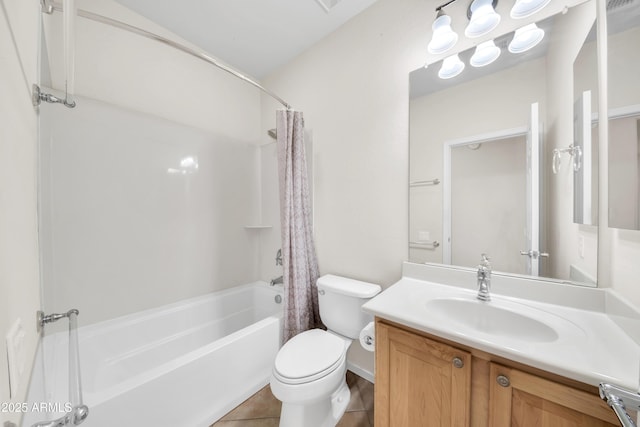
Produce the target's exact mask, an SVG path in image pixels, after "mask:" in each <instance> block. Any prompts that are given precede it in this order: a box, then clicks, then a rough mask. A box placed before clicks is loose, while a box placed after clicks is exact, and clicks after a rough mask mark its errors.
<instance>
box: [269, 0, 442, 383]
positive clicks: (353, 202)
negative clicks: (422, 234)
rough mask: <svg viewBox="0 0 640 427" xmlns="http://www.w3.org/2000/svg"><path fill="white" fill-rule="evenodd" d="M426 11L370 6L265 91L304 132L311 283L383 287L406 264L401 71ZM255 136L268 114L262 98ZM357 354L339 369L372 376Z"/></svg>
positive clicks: (409, 0) (404, 3) (414, 60)
mask: <svg viewBox="0 0 640 427" xmlns="http://www.w3.org/2000/svg"><path fill="white" fill-rule="evenodd" d="M430 8H431V7H430V6H429V5H428V4H427V2H421V1H417V0H379V1H378V2H376V3H375V4H374V5H373V6H372V7H371V8H369V9H367V10H366V11H364V12H363V13H362V14H360V15H358V16H356V17H355V18H354V19H353V20H351V21H350V22H349V23H348V24H347V25H345V26H343V27H341V28H340V29H338V30H337V31H336V32H334V33H333V34H331V35H330V36H328V37H327V38H325V39H323V40H322V41H321V42H319V43H318V44H317V45H315V46H314V47H313V48H312V49H310V50H308V51H307V52H305V53H303V54H302V55H300V56H299V57H297V58H296V59H294V60H293V61H292V62H291V63H289V64H287V66H285V67H284V68H283V69H281V70H280V71H278V72H276V73H274V74H273V75H272V76H270V77H268V78H267V79H265V82H264V83H265V84H266V85H267V86H268V87H269V88H270V89H272V90H274V91H275V92H276V93H278V94H279V95H280V96H282V97H283V98H284V99H286V100H287V101H288V102H289V103H290V104H292V105H293V106H294V107H295V108H296V109H298V110H300V111H303V112H304V115H305V123H306V127H307V128H308V129H311V130H312V131H313V139H314V141H313V145H314V149H313V161H314V167H315V173H314V201H315V208H314V214H315V218H314V231H315V239H316V248H317V253H318V262H319V266H320V272H321V274H326V273H333V274H338V275H344V276H347V277H352V278H356V279H360V280H365V281H370V282H374V283H379V284H380V285H382V286H384V287H386V286H388V285H390V284H392V283H393V282H395V281H396V280H398V279H399V277H400V268H401V263H402V261H403V260H405V259H406V258H407V241H408V233H407V230H408V213H407V197H408V190H407V181H408V165H409V158H408V152H407V148H408V145H407V141H408V119H409V98H408V96H409V80H408V75H409V71H410V70H412V69H415V68H417V67H418V66H420V65H421V63H423V61H424V57H423V56H422V52H424V51H425V48H424V47H425V46H426V44H427V39H426V37H427V29H428V26H429V25H430V24H429V23H428V22H427V19H425V17H428V16H430V12H429V9H430ZM263 99H264V102H263V106H264V109H263V129H265V130H266V129H269V128H273V127H274V123H275V114H274V110H275V109H277V108H279V106H278V105H277V104H275V103H274V102H273V101H271V100H270V99H266V98H263ZM359 347H360V346H358V345H353V346H351V349H350V354H349V360H350V361H351V362H352V363H355V364H357V365H360V366H362V367H364V368H365V369H368V370H370V371H372V370H373V369H372V365H373V357H372V356H371V355H370V354H368V353H367V354H364V353H365V352H364V350H361V349H360V348H359Z"/></svg>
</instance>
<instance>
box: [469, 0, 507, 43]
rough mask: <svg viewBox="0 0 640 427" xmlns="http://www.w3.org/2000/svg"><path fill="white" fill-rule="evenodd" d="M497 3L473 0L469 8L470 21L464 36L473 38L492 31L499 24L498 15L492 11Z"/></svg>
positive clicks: (491, 0) (488, 0)
mask: <svg viewBox="0 0 640 427" xmlns="http://www.w3.org/2000/svg"><path fill="white" fill-rule="evenodd" d="M497 3H498V2H497V0H495V1H494V0H473V2H472V3H471V5H470V6H469V11H470V12H471V19H470V21H469V25H467V28H466V29H465V30H464V35H465V36H467V37H469V38H475V37H481V36H484V35H485V34H488V33H489V32H491V31H493V30H494V29H495V28H496V27H497V26H498V24H499V23H500V15H499V14H498V13H497V12H496V10H495V9H494V6H495V5H496V4H497Z"/></svg>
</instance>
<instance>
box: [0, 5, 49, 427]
mask: <svg viewBox="0 0 640 427" xmlns="http://www.w3.org/2000/svg"><path fill="white" fill-rule="evenodd" d="M39 10H40V7H39V4H38V2H28V1H18V0H2V1H0V64H2V65H1V66H0V93H1V94H2V96H0V122H1V123H2V125H1V126H0V339H1V341H0V402H3V403H4V402H12V403H21V402H24V401H25V396H26V392H27V385H28V383H29V375H30V372H31V366H32V364H33V360H34V355H35V351H36V347H37V342H38V335H37V333H36V325H35V313H36V311H37V310H38V309H39V307H40V296H39V291H40V287H39V265H38V235H37V204H36V202H37V185H36V183H37V167H36V166H37V151H36V147H37V114H36V111H35V109H34V108H33V106H32V105H31V84H32V83H35V82H37V79H38V72H37V69H38V68H37V64H38V57H37V47H38V37H39V26H38V19H39V13H40V11H39ZM18 319H20V320H21V322H22V325H23V328H24V329H23V330H24V333H25V337H24V346H23V352H22V354H21V355H19V356H20V362H21V363H23V364H24V365H23V369H24V372H23V376H22V378H21V380H20V382H19V384H18V389H17V393H16V394H15V395H13V396H11V397H10V392H9V378H8V375H7V372H8V369H7V349H6V346H5V339H4V337H5V335H6V334H7V332H8V331H9V329H10V328H11V326H12V325H13V324H14V323H15V322H16V321H17V320H18ZM19 419H20V413H19V412H9V413H7V412H5V411H1V412H0V423H2V424H3V425H4V422H5V421H11V422H14V423H17V424H19Z"/></svg>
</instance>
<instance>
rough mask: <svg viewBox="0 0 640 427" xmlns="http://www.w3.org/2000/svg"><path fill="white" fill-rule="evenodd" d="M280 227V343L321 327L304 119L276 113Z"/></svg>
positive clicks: (287, 112) (290, 113) (291, 113)
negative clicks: (281, 271)
mask: <svg viewBox="0 0 640 427" xmlns="http://www.w3.org/2000/svg"><path fill="white" fill-rule="evenodd" d="M276 123H277V141H278V178H279V183H280V224H281V227H282V258H283V263H282V264H283V269H284V274H283V276H284V277H283V279H284V294H285V299H284V340H285V341H287V340H288V339H289V338H291V337H293V336H295V335H297V334H299V333H300V332H303V331H306V330H308V329H312V328H316V327H320V326H322V322H321V321H320V313H319V310H318V291H317V287H316V280H317V279H318V276H319V273H318V261H317V258H316V251H315V247H314V244H313V235H312V230H311V206H310V201H309V183H308V180H307V163H306V159H305V150H304V118H303V116H302V113H301V112H299V111H291V110H280V111H277V112H276Z"/></svg>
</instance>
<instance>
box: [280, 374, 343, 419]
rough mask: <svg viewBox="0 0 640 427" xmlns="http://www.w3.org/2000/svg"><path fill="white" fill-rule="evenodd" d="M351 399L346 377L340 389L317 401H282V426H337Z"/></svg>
mask: <svg viewBox="0 0 640 427" xmlns="http://www.w3.org/2000/svg"><path fill="white" fill-rule="evenodd" d="M350 399H351V391H350V390H349V386H348V385H347V381H346V379H344V380H343V381H342V383H341V384H340V387H338V390H336V391H335V392H334V393H332V394H331V396H328V397H327V398H324V399H320V400H318V401H316V402H306V403H305V404H293V403H285V402H283V403H282V410H281V413H280V427H300V426H304V427H335V426H336V424H338V421H340V418H342V416H343V415H344V413H345V411H346V410H347V406H348V405H349V401H350Z"/></svg>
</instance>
